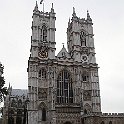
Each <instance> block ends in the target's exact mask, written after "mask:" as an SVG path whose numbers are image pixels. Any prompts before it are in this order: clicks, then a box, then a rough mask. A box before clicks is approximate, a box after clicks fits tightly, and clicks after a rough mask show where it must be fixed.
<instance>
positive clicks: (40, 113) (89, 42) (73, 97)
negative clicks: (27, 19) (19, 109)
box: [28, 3, 101, 124]
mask: <svg viewBox="0 0 124 124" xmlns="http://www.w3.org/2000/svg"><path fill="white" fill-rule="evenodd" d="M32 17H33V21H32V36H31V49H30V52H31V54H30V57H29V61H28V97H29V101H30V102H29V105H28V123H29V124H64V123H65V124H71V123H72V124H80V123H81V116H85V115H86V114H89V113H97V114H98V113H101V101H100V89H99V77H98V65H97V63H96V58H95V47H94V38H93V36H94V35H93V27H92V25H93V23H92V19H91V18H90V15H89V12H87V18H86V19H85V18H82V19H80V18H79V17H77V15H76V12H75V9H74V8H73V14H72V19H71V20H69V22H68V28H67V47H68V51H67V50H66V48H65V47H64V45H63V47H62V49H61V50H60V52H59V53H58V55H57V56H55V50H56V48H55V44H56V42H55V31H56V28H55V20H56V17H55V12H54V8H53V4H52V8H51V11H50V12H44V11H39V9H38V5H37V3H36V6H35V8H34V10H33V16H32Z"/></svg>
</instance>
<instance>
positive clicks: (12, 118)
mask: <svg viewBox="0 0 124 124" xmlns="http://www.w3.org/2000/svg"><path fill="white" fill-rule="evenodd" d="M8 124H14V117H12V116H11V117H9V118H8Z"/></svg>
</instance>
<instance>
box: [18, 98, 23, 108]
mask: <svg viewBox="0 0 124 124" xmlns="http://www.w3.org/2000/svg"><path fill="white" fill-rule="evenodd" d="M18 107H19V108H21V107H22V100H21V99H19V100H18Z"/></svg>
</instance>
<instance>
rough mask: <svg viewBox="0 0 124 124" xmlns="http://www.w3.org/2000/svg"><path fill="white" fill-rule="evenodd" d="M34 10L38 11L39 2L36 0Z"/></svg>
mask: <svg viewBox="0 0 124 124" xmlns="http://www.w3.org/2000/svg"><path fill="white" fill-rule="evenodd" d="M34 11H38V4H37V1H36V5H35V7H34Z"/></svg>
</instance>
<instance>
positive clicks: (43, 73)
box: [39, 68, 47, 79]
mask: <svg viewBox="0 0 124 124" xmlns="http://www.w3.org/2000/svg"><path fill="white" fill-rule="evenodd" d="M46 75H47V72H46V70H45V69H44V68H42V69H41V70H39V78H42V79H46Z"/></svg>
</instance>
